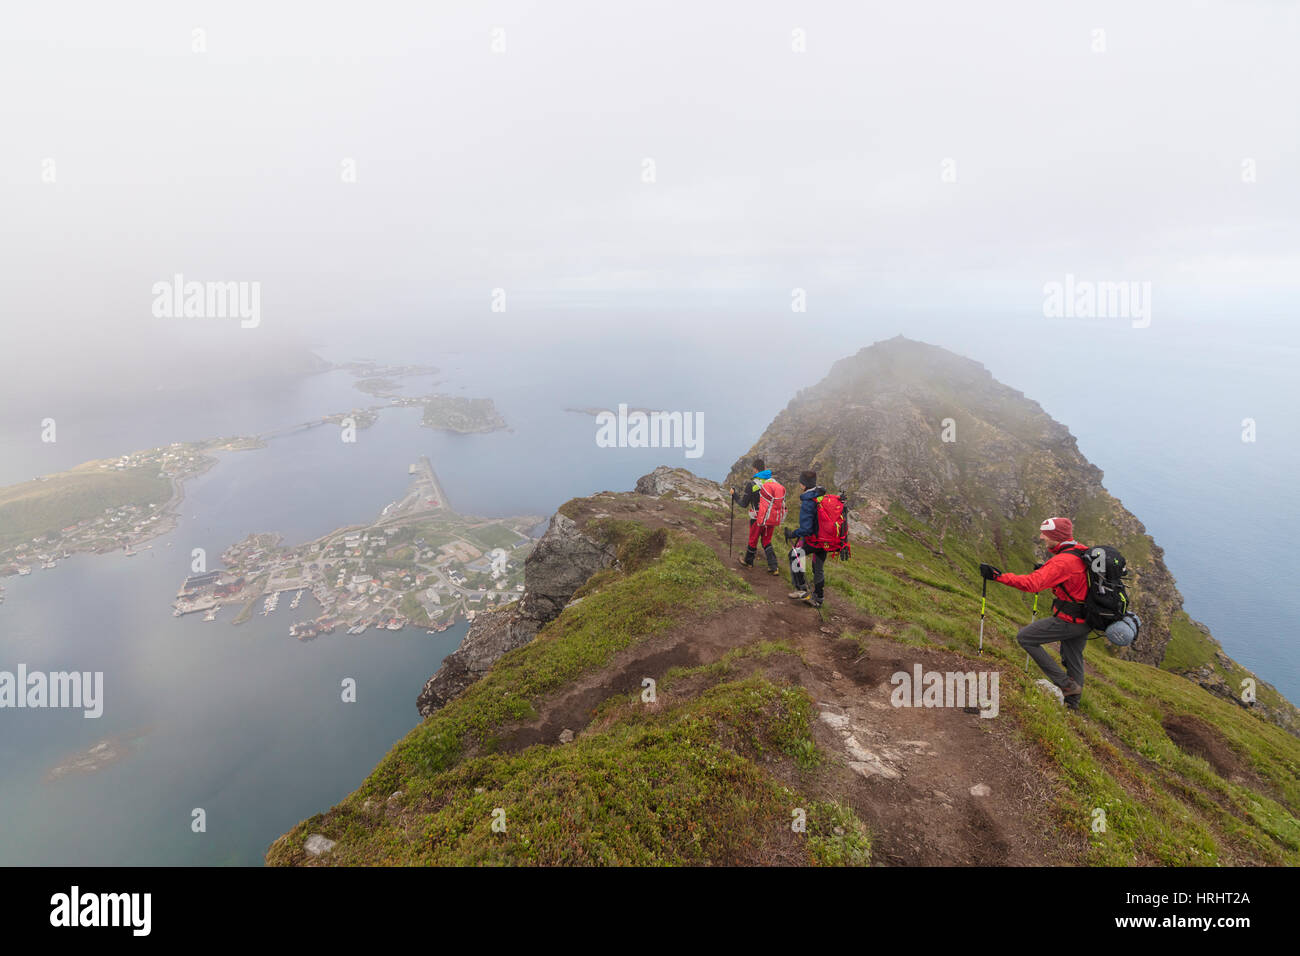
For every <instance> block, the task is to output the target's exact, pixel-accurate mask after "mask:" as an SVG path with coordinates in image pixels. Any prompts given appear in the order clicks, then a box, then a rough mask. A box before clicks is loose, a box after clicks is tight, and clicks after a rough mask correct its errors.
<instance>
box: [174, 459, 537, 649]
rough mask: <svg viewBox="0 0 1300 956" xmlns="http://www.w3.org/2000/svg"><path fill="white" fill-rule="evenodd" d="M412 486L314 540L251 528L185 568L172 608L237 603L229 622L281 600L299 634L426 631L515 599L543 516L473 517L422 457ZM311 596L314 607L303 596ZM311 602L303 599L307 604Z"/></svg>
mask: <svg viewBox="0 0 1300 956" xmlns="http://www.w3.org/2000/svg"><path fill="white" fill-rule="evenodd" d="M409 472H410V474H411V477H412V483H411V487H410V489H409V490H408V492H407V493H406V495H405V496H404V497H403V498H402V499H401V500H399V501H395V502H392V503H391V504H389V505H388V506H387V507H385V508H384V510H383V512H382V513H381V514H380V516H379V518H378V520H377V521H375V522H374V523H373V524H371V525H369V526H366V527H348V528H340V529H338V530H336V531H332V532H330V533H329V534H327V535H325V536H324V537H322V538H319V539H317V540H316V541H311V542H308V543H306V544H302V545H298V546H295V547H284V546H283V545H282V544H281V541H280V538H279V536H278V535H275V534H268V533H261V534H251V535H249V536H248V537H247V538H245V539H244V540H242V541H240V542H238V543H237V544H235V545H232V546H231V547H230V548H228V549H227V550H226V551H225V552H224V553H223V554H222V556H221V560H222V564H223V565H224V567H223V568H222V569H221V570H216V571H208V572H205V573H202V574H195V575H191V576H190V577H188V578H186V580H185V582H184V583H183V584H182V585H181V587H180V590H179V591H178V592H177V595H176V600H175V602H174V603H173V612H172V613H173V614H175V615H176V616H177V617H180V616H183V615H186V614H195V613H201V614H203V619H204V620H207V621H213V620H216V619H217V616H218V614H219V613H220V612H221V611H222V610H223V609H226V608H234V610H232V611H231V612H230V614H231V615H233V619H232V623H234V624H239V623H242V622H244V621H246V620H248V619H249V618H250V617H251V616H252V615H253V614H256V613H261V614H263V615H270V614H272V613H275V612H276V611H277V610H278V608H279V606H280V603H281V602H282V601H286V602H287V604H288V610H290V611H291V612H297V613H295V614H292V615H291V616H292V617H293V622H292V623H291V624H290V626H289V633H290V635H291V636H292V637H296V638H298V639H299V640H309V639H311V638H314V637H316V636H317V635H319V634H328V633H331V632H333V631H334V630H336V629H340V628H341V629H343V630H344V631H345V632H346V633H348V634H364V633H365V632H366V631H367V630H369V629H371V628H375V629H387V630H400V629H401V628H404V627H419V628H424V629H426V630H427V631H429V632H430V633H434V632H437V631H443V630H446V629H447V628H449V627H451V625H452V624H453V623H454V622H455V621H456V620H458V619H462V618H463V619H465V620H473V619H474V616H475V615H476V614H478V613H480V612H481V611H483V610H485V609H488V608H492V607H495V606H497V605H499V604H505V603H508V602H510V601H513V600H515V599H517V598H518V597H519V595H520V592H522V591H523V589H524V585H523V563H524V558H526V557H527V555H528V553H529V552H530V551H531V550H532V547H533V545H534V544H535V539H534V538H533V537H531V536H530V532H531V531H532V530H533V529H535V528H536V527H537V526H538V524H539V523H540V521H541V519H540V518H539V517H537V516H521V517H517V518H504V519H477V518H472V517H468V516H463V515H458V514H456V513H455V512H453V511H452V510H451V509H450V508H449V507H448V506H447V503H446V497H445V495H444V494H443V491H442V488H441V485H440V484H439V483H438V478H437V475H436V473H435V472H434V470H433V466H432V464H431V463H430V462H429V460H428V459H427V458H421V459H420V461H419V463H418V464H413V465H411V466H410V469H409ZM308 596H310V600H312V601H314V602H315V606H314V607H312V608H311V611H309V610H308V608H307V607H304V606H303V602H304V601H305V600H308ZM308 607H310V605H308Z"/></svg>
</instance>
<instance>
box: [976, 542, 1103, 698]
mask: <svg viewBox="0 0 1300 956" xmlns="http://www.w3.org/2000/svg"><path fill="white" fill-rule="evenodd" d="M1038 531H1039V535H1038V539H1039V540H1040V541H1042V542H1043V543H1044V544H1045V545H1047V550H1048V551H1050V552H1051V554H1052V556H1051V557H1050V558H1048V559H1047V563H1046V564H1040V565H1039V566H1038V567H1037V568H1035V569H1034V570H1033V572H1032V573H1030V574H1009V573H1008V574H1003V573H1002V572H1001V571H999V570H998V569H997V568H995V567H993V566H992V565H988V564H981V565H980V574H981V575H982V576H983V577H984V578H985V579H986V580H989V581H996V582H997V583H998V584H1007V585H1010V586H1011V587H1013V588H1017V589H1019V590H1021V591H1028V592H1029V593H1030V594H1037V593H1038V592H1039V591H1042V590H1045V589H1047V588H1051V589H1052V593H1053V594H1054V595H1055V597H1056V600H1054V601H1053V602H1052V616H1051V617H1044V618H1040V619H1039V620H1037V621H1034V622H1033V623H1032V624H1030V625H1028V626H1026V627H1022V628H1021V629H1020V633H1019V634H1017V635H1016V640H1017V641H1019V642H1020V646H1021V647H1023V648H1024V649H1025V650H1026V651H1028V652H1029V656H1030V657H1032V658H1033V659H1034V662H1035V663H1036V664H1038V666H1039V668H1040V669H1041V670H1042V672H1043V673H1044V674H1046V675H1047V677H1048V679H1049V680H1050V681H1051V682H1052V683H1053V684H1055V685H1056V686H1057V687H1059V688H1061V693H1062V694H1064V695H1065V706H1066V707H1069V708H1070V709H1071V710H1078V709H1079V698H1080V696H1081V695H1082V694H1083V649H1084V648H1085V647H1087V646H1088V636H1089V635H1090V634H1091V633H1092V628H1090V627H1089V626H1088V625H1087V624H1086V623H1085V622H1084V617H1083V603H1082V602H1083V599H1084V597H1085V596H1086V595H1087V593H1088V574H1087V571H1085V570H1084V567H1083V559H1082V558H1080V557H1079V556H1078V555H1077V554H1064V553H1062V552H1064V551H1066V550H1067V549H1069V548H1077V547H1079V543H1078V542H1077V541H1075V540H1074V523H1073V522H1072V521H1070V519H1069V518H1048V519H1047V520H1046V521H1044V522H1043V523H1042V525H1041V526H1039V529H1038ZM1057 641H1060V642H1061V663H1062V664H1064V665H1065V669H1064V670H1062V669H1061V668H1060V666H1058V665H1057V663H1056V661H1054V660H1052V656H1051V655H1050V654H1048V653H1047V651H1045V650H1043V645H1044V644H1054V643H1056V642H1057Z"/></svg>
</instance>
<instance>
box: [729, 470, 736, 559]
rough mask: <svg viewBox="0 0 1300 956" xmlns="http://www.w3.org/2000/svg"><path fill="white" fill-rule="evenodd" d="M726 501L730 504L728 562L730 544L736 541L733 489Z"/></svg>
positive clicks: (734, 495) (734, 492) (734, 496)
mask: <svg viewBox="0 0 1300 956" xmlns="http://www.w3.org/2000/svg"><path fill="white" fill-rule="evenodd" d="M728 500H729V501H730V502H731V530H730V531H728V532H727V560H728V561H730V560H731V546H732V542H734V541H735V540H736V491H735V489H734V488H733V489H732V490H731V497H730V499H728Z"/></svg>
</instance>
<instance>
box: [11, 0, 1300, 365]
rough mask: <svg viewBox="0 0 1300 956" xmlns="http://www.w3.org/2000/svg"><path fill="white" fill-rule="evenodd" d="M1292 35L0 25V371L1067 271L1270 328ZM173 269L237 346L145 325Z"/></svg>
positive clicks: (896, 6) (237, 13) (1113, 28)
mask: <svg viewBox="0 0 1300 956" xmlns="http://www.w3.org/2000/svg"><path fill="white" fill-rule="evenodd" d="M196 29H197V30H201V31H202V33H201V34H195V32H194V31H195V30H196ZM496 29H500V30H502V31H503V33H497V34H494V30H496ZM796 29H799V30H802V31H804V34H803V35H804V36H805V38H806V40H805V44H806V51H805V52H796V51H795V50H794V49H792V47H793V45H794V42H795V37H794V32H793V31H795V30H796ZM1096 31H1104V32H1103V33H1100V34H1099V33H1097V32H1096ZM494 40H495V42H497V44H498V45H499V44H500V43H501V42H504V52H494V50H493V43H494ZM196 43H199V44H200V45H201V46H202V47H203V48H204V49H203V50H201V51H200V52H195V51H194V46H195V44H196ZM1102 45H1104V52H1101V51H1099V50H1098V48H1099V47H1101V46H1102ZM1298 48H1300V12H1298V9H1297V4H1296V3H1294V2H1232V3H1206V2H1200V3H1197V2H1194V0H1178V2H1168V3H1159V2H1143V3H1140V4H1138V3H1133V2H1131V0H1129V2H1118V3H1098V2H1088V3H1043V2H1042V0H1033V2H1023V3H1019V2H1017V3H987V4H973V3H969V2H944V3H925V2H916V3H897V2H893V3H849V2H840V3H827V2H817V3H812V4H792V3H787V2H780V3H772V2H754V0H744V2H710V3H684V2H678V0H656V2H646V3H641V2H626V0H620V2H618V3H610V2H607V0H606V2H573V0H555V2H549V3H535V4H534V3H522V2H520V3H491V2H467V3H455V4H448V3H368V4H357V3H347V4H341V3H318V2H314V3H275V4H268V3H265V2H260V3H245V2H232V0H223V2H219V3H176V2H157V3H127V4H104V3H101V2H84V3H50V4H21V5H11V6H10V7H9V8H7V9H6V12H5V23H4V26H3V29H2V30H0V90H2V91H3V94H2V98H0V130H2V133H0V215H2V218H3V222H4V227H3V230H2V231H0V262H2V263H3V265H2V266H0V268H2V269H3V271H2V272H0V307H2V309H3V311H2V312H0V321H3V323H4V335H5V339H6V343H7V348H5V349H4V350H2V352H0V374H2V375H3V376H4V377H5V380H6V383H7V384H8V385H9V387H11V388H12V387H13V386H14V383H19V382H24V381H26V380H27V379H26V376H27V375H28V374H29V373H30V371H31V366H32V360H33V358H36V359H40V360H41V361H42V362H43V361H46V360H48V358H49V357H51V356H57V357H58V358H59V360H61V361H62V362H65V363H66V364H65V365H63V366H62V368H63V369H64V370H65V371H66V372H68V373H70V374H73V375H77V374H80V372H81V370H82V369H83V366H86V365H87V364H89V365H96V364H100V363H103V362H105V361H113V360H115V359H117V358H119V357H120V356H122V355H124V354H126V353H128V352H130V351H132V350H136V349H141V348H145V347H147V346H148V345H149V344H150V343H153V344H154V345H155V346H157V345H158V343H164V344H165V347H166V348H169V349H172V348H187V347H191V345H192V344H193V342H194V341H196V340H197V341H199V342H201V343H202V347H203V348H205V349H213V348H226V347H235V348H246V347H247V343H248V342H249V341H252V340H251V339H249V338H248V337H249V336H251V335H257V336H261V337H262V338H259V339H257V340H256V341H258V342H281V341H292V340H294V338H295V336H299V335H302V336H307V337H309V338H320V337H321V336H323V335H325V333H326V330H327V329H328V326H329V324H330V323H331V322H345V323H357V322H366V323H374V324H375V326H376V327H377V328H379V327H382V326H384V325H385V324H388V325H392V326H398V325H403V324H405V325H411V324H419V325H420V326H421V327H425V328H428V329H430V330H436V329H438V328H439V327H440V325H441V326H448V325H450V324H452V323H456V324H461V325H463V323H464V319H465V317H466V315H467V314H468V315H476V314H478V313H479V312H480V311H481V312H482V314H483V315H484V316H490V313H489V312H488V311H487V310H488V307H489V302H490V295H491V290H492V289H493V288H497V287H501V288H504V289H506V291H507V296H508V299H507V301H508V312H507V315H506V317H505V321H506V322H507V327H510V323H513V324H515V325H516V326H518V325H520V324H526V323H527V322H528V321H529V319H528V315H529V312H530V310H534V309H540V308H543V307H556V308H560V309H563V310H564V311H563V316H564V319H563V321H569V322H573V323H574V325H575V328H576V327H577V326H578V325H579V324H581V323H583V322H584V321H586V322H590V321H593V320H598V321H609V318H610V316H613V315H619V314H622V312H623V311H624V310H626V311H631V310H635V309H639V308H647V307H649V308H657V309H668V310H670V311H671V310H672V309H681V310H682V313H683V314H686V313H687V312H691V311H694V310H698V309H722V310H724V311H725V310H726V309H727V307H728V306H729V305H730V306H734V307H735V309H734V314H733V315H730V316H729V318H728V319H727V320H728V321H735V322H736V323H740V322H743V321H745V318H746V310H751V313H752V309H753V308H754V307H755V306H756V304H759V303H766V304H767V305H769V306H770V313H769V312H766V311H764V310H763V309H761V308H760V309H759V314H762V315H770V317H771V319H772V321H780V320H781V319H783V318H784V319H789V317H790V315H789V306H788V303H789V297H790V290H791V289H793V288H796V287H798V288H804V289H806V290H808V296H809V301H810V309H811V308H813V307H814V306H815V305H816V304H817V303H819V302H822V303H825V302H831V301H833V302H836V303H838V304H839V305H840V306H845V305H846V304H848V305H851V304H852V303H855V302H861V303H870V304H871V306H872V307H873V308H875V309H880V308H891V307H897V308H900V309H901V308H909V307H916V306H925V307H934V308H937V309H948V310H951V311H952V312H953V314H954V315H960V314H962V313H963V312H964V311H978V312H982V313H986V314H987V313H1002V312H1016V311H1020V312H1024V311H1033V310H1034V309H1036V308H1038V307H1039V306H1038V303H1039V301H1040V299H1041V297H1042V291H1041V290H1042V285H1043V283H1044V282H1045V281H1050V280H1052V279H1059V278H1062V277H1063V276H1064V274H1065V273H1067V272H1069V273H1074V274H1075V275H1077V276H1079V277H1080V278H1084V279H1093V280H1114V281H1119V280H1133V281H1149V282H1152V283H1153V284H1154V285H1155V287H1156V288H1157V290H1158V291H1159V294H1160V295H1161V296H1162V299H1161V301H1162V302H1164V303H1181V304H1182V307H1186V308H1192V307H1194V306H1195V305H1196V304H1198V303H1200V304H1202V305H1205V304H1207V303H1208V304H1210V306H1212V307H1213V306H1214V305H1216V304H1222V303H1231V305H1232V308H1231V309H1226V308H1225V309H1223V311H1224V312H1225V313H1227V312H1232V314H1231V315H1228V314H1225V315H1224V321H1234V320H1235V319H1238V318H1240V317H1241V314H1242V313H1243V312H1245V313H1258V314H1259V315H1263V316H1271V317H1272V318H1273V319H1274V320H1277V321H1279V322H1281V323H1283V324H1282V325H1281V326H1280V327H1282V328H1284V329H1286V331H1287V334H1289V335H1290V336H1291V337H1292V338H1291V341H1292V342H1294V341H1295V338H1294V332H1293V328H1294V312H1295V310H1294V303H1295V302H1296V301H1297V300H1296V294H1297V291H1298V287H1300V226H1297V223H1298V222H1300V217H1298V216H1297V213H1300V179H1298V174H1300V141H1298V140H1300V129H1298V124H1300V108H1298V107H1300V103H1298V100H1300V57H1298V56H1296V50H1297V49H1298ZM647 159H650V160H653V162H654V173H655V181H654V182H653V183H648V182H645V181H643V180H644V170H645V165H644V162H645V160H647ZM345 160H352V161H354V162H355V178H356V181H355V182H344V181H343V179H344V177H343V176H342V175H341V173H342V170H343V164H344V162H345ZM948 160H950V161H951V163H948V164H945V161H948ZM50 161H52V163H53V166H52V170H53V179H54V181H53V182H46V181H43V178H45V179H48V178H50V176H49V172H50V170H51V166H50ZM1246 161H1251V162H1252V163H1253V168H1254V176H1255V179H1256V181H1255V182H1243V163H1245V162H1246ZM945 171H946V172H947V173H948V177H947V178H948V179H952V178H953V177H954V175H955V181H945V176H944V173H945ZM176 273H181V274H183V275H184V276H185V277H186V279H191V280H193V279H197V280H238V281H246V282H253V281H256V282H260V283H261V284H262V293H261V295H262V302H261V313H262V314H261V325H260V327H259V328H258V329H257V330H255V331H254V330H241V329H240V328H239V327H238V323H237V322H236V321H222V320H193V319H191V320H188V321H187V320H175V319H173V320H168V319H159V318H156V317H154V316H153V315H152V314H151V311H150V307H151V303H152V294H151V287H152V285H153V283H155V282H157V281H160V280H166V279H169V278H170V277H171V276H173V275H174V274H176ZM1166 315H1168V313H1166ZM681 334H683V335H687V334H691V333H690V332H689V331H688V330H687V329H686V328H685V327H683V329H682V330H681ZM697 334H698V333H697ZM241 336H242V337H243V338H241ZM186 343H189V344H188V345H187V344H186ZM858 344H865V343H854V347H856V346H857V345H858ZM849 350H850V349H846V351H849ZM3 387H4V386H3V385H0V389H2V388H3Z"/></svg>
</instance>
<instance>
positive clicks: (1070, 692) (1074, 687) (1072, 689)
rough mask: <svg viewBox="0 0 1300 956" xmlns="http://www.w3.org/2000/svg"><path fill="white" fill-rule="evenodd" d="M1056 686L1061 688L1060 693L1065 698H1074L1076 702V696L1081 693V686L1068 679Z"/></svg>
mask: <svg viewBox="0 0 1300 956" xmlns="http://www.w3.org/2000/svg"><path fill="white" fill-rule="evenodd" d="M1057 686H1058V687H1060V688H1061V693H1062V694H1064V695H1065V696H1066V697H1074V698H1076V700H1077V698H1078V696H1079V695H1080V694H1082V693H1083V685H1082V684H1076V683H1075V682H1074V681H1072V680H1070V678H1068V677H1067V678H1066V679H1065V683H1064V684H1058V685H1057Z"/></svg>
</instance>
